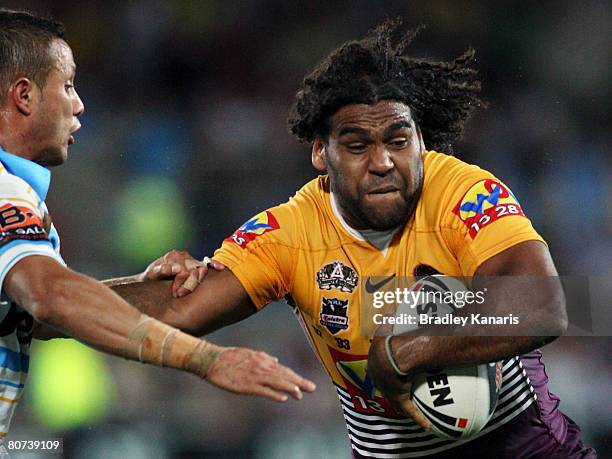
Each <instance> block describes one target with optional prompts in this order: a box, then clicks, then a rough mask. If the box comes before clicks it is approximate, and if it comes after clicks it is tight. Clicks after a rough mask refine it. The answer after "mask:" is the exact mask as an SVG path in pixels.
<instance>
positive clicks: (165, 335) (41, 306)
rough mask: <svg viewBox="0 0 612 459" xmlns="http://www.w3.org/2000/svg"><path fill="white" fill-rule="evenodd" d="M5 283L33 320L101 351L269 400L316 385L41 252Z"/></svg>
mask: <svg viewBox="0 0 612 459" xmlns="http://www.w3.org/2000/svg"><path fill="white" fill-rule="evenodd" d="M3 290H4V291H5V292H6V293H7V294H8V296H9V297H10V298H11V299H12V300H13V301H15V302H16V303H17V304H19V305H20V306H21V307H22V308H24V309H25V310H27V311H28V312H29V313H30V314H31V315H32V316H33V317H34V318H35V319H36V320H37V321H38V322H41V323H43V324H45V325H48V326H50V327H52V328H54V329H57V330H59V331H61V332H62V333H64V334H66V335H69V336H72V337H74V338H76V339H79V340H80V341H83V342H85V343H87V344H89V345H91V346H92V347H94V348H96V349H99V350H102V351H104V352H108V353H111V354H114V355H118V356H121V357H125V358H128V359H132V360H140V361H142V362H145V363H151V364H155V365H159V366H169V367H173V368H176V369H180V370H184V371H188V372H190V373H193V374H196V375H198V376H200V377H202V378H206V379H207V380H208V381H209V382H211V383H212V384H214V385H216V386H218V387H220V388H223V389H226V390H229V391H232V392H236V393H243V394H255V395H260V396H264V397H267V398H271V399H274V400H280V401H282V400H285V399H286V397H287V396H286V394H289V395H291V396H293V397H294V398H301V390H306V391H312V390H314V385H313V384H312V383H311V382H309V381H307V380H305V379H303V378H301V377H300V376H298V375H296V374H295V373H293V372H292V371H291V370H290V369H288V368H286V367H283V366H282V365H280V364H279V363H278V361H277V360H276V359H274V358H273V357H270V356H268V355H267V354H264V353H258V352H255V351H252V350H250V349H244V348H222V347H220V346H216V345H214V344H212V343H209V342H207V341H204V340H199V339H197V338H194V337H193V336H190V335H187V334H185V333H182V332H180V331H179V330H177V329H175V328H172V327H170V326H168V325H166V324H163V323H161V322H159V321H158V320H155V319H152V318H151V317H148V316H146V315H143V314H141V312H140V311H138V310H137V309H135V308H134V307H132V306H130V305H129V304H128V303H127V302H125V301H124V300H123V299H121V298H120V297H119V296H118V295H117V294H115V293H114V292H113V291H111V290H110V289H108V288H106V287H104V286H103V285H101V284H100V283H99V282H97V281H96V280H94V279H91V278H89V277H87V276H84V275H81V274H79V273H76V272H74V271H71V270H70V269H67V268H65V267H64V266H62V265H61V264H59V263H58V262H57V261H55V260H54V259H52V258H49V257H46V256H38V255H33V256H28V257H26V258H23V259H22V260H20V261H19V262H17V263H16V264H15V265H14V266H13V267H12V268H11V269H10V270H9V272H8V273H7V275H6V277H5V279H4V283H3ZM168 290H169V289H168ZM168 295H170V294H169V292H168Z"/></svg>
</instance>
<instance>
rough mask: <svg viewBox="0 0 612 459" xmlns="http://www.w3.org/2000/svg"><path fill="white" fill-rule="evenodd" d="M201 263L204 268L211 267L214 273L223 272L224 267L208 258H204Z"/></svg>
mask: <svg viewBox="0 0 612 459" xmlns="http://www.w3.org/2000/svg"><path fill="white" fill-rule="evenodd" d="M202 263H204V264H205V265H206V266H211V267H212V268H213V269H214V270H215V271H223V270H224V269H225V265H223V264H222V263H220V262H218V261H217V260H213V259H212V258H209V257H204V258H203V259H202Z"/></svg>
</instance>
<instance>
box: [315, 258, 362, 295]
mask: <svg viewBox="0 0 612 459" xmlns="http://www.w3.org/2000/svg"><path fill="white" fill-rule="evenodd" d="M358 280H359V277H358V276H357V273H356V272H355V270H354V269H353V268H350V267H349V266H346V265H345V264H344V263H342V262H341V261H334V262H333V263H329V264H327V265H325V266H323V267H322V268H321V269H319V271H318V272H317V284H318V285H319V288H320V289H321V290H332V289H338V290H340V291H341V292H347V293H352V291H353V290H355V287H356V286H357V281H358Z"/></svg>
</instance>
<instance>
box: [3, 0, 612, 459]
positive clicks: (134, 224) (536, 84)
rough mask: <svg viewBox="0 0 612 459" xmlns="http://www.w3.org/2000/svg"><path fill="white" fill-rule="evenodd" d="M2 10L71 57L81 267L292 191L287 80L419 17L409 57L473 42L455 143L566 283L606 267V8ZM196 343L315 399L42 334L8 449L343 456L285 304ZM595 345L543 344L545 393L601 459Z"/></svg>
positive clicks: (360, 2)
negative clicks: (484, 104) (508, 200)
mask: <svg viewBox="0 0 612 459" xmlns="http://www.w3.org/2000/svg"><path fill="white" fill-rule="evenodd" d="M0 4H1V5H2V6H8V7H16V8H26V9H29V10H31V11H33V12H36V13H48V14H51V15H52V16H53V17H54V18H55V19H57V20H60V21H62V22H64V23H65V25H66V28H67V39H68V42H69V44H70V45H71V46H72V48H73V50H74V54H75V59H76V62H77V65H78V72H77V79H76V82H77V89H78V91H79V93H80V95H81V97H82V99H83V100H84V102H85V106H86V110H85V114H84V116H83V117H82V122H83V128H82V129H81V131H80V132H79V133H78V134H77V143H76V144H75V145H74V146H73V147H71V149H70V160H69V162H68V164H67V165H66V166H64V167H62V168H59V169H57V170H55V171H54V177H53V183H52V189H51V192H50V193H49V198H48V201H47V202H48V205H49V208H50V209H51V212H52V215H53V218H54V222H55V224H56V226H57V227H58V229H59V231H60V233H61V235H62V247H63V250H62V252H63V256H64V258H65V259H66V261H67V262H68V264H69V265H70V266H72V267H73V268H75V269H77V270H79V271H82V272H85V273H88V274H90V275H93V276H95V277H97V278H100V279H102V278H106V277H115V276H119V275H127V274H132V273H134V272H138V271H142V270H143V269H144V267H145V266H146V265H147V264H148V262H149V261H151V260H153V259H154V258H156V257H157V256H159V255H160V254H162V253H164V252H165V251H167V250H169V249H171V248H182V249H187V250H189V251H191V252H192V253H193V254H194V255H195V256H197V257H202V256H204V255H207V254H211V253H212V252H213V251H214V249H215V248H216V247H217V246H218V245H219V244H220V242H221V241H222V239H223V238H224V237H226V236H228V235H229V234H231V233H232V232H233V231H234V229H235V228H237V227H238V226H239V225H240V224H241V223H242V222H244V221H245V220H246V219H247V218H249V217H250V216H252V215H254V214H256V213H258V212H260V211H261V210H263V209H265V208H267V207H269V206H272V205H275V204H277V203H279V202H284V201H285V200H287V199H288V198H289V197H290V196H292V195H293V194H294V192H295V191H296V190H297V189H298V188H299V187H301V186H302V184H303V183H305V182H306V181H308V180H309V179H310V178H312V177H314V175H315V172H314V169H313V168H312V166H311V165H310V154H309V147H308V146H306V145H301V144H299V143H297V142H296V141H295V140H294V139H293V138H292V137H291V135H290V134H288V132H287V128H286V123H285V119H286V115H287V111H288V109H289V107H290V105H291V103H292V101H293V95H294V93H295V91H296V89H297V88H298V85H299V84H300V81H301V79H302V78H303V77H304V75H305V74H306V73H307V72H309V71H310V69H311V68H312V67H313V66H314V65H316V63H317V62H318V61H319V60H320V59H321V58H323V57H324V56H325V55H327V53H329V51H331V50H332V49H333V48H335V47H337V46H338V45H340V44H341V43H342V42H344V41H346V40H349V39H355V38H359V37H361V36H363V35H364V34H365V33H366V32H367V30H368V29H370V28H372V27H374V26H376V25H377V24H378V23H380V22H381V21H383V20H384V19H385V18H387V17H395V16H397V15H401V16H403V17H404V18H405V22H406V23H407V24H408V25H417V24H420V23H424V24H426V26H427V28H426V30H424V31H423V32H422V33H421V35H420V36H419V37H418V38H417V40H416V41H415V43H414V44H413V48H412V51H413V53H414V55H417V56H433V57H436V58H442V59H448V58H452V57H455V56H457V55H458V54H460V53H461V52H462V51H463V50H464V49H465V48H466V47H468V46H473V47H475V48H476V50H477V67H478V68H479V69H480V72H481V75H482V79H483V94H484V97H485V98H486V99H487V100H488V101H489V102H490V108H489V109H487V110H485V111H481V112H479V113H478V114H477V115H476V116H475V117H474V119H473V120H472V122H471V124H470V125H469V129H468V131H467V132H466V135H465V139H464V141H463V142H462V143H461V144H458V145H456V147H455V150H456V155H457V156H458V157H459V158H461V159H464V160H466V161H468V162H475V163H478V164H479V165H480V166H482V167H484V168H487V169H489V170H491V171H492V172H494V173H495V174H496V175H497V176H498V177H500V178H502V179H503V180H504V181H505V182H506V183H508V184H509V185H510V187H511V188H512V190H513V191H514V193H515V194H516V195H517V196H518V197H519V199H520V201H521V204H522V206H523V208H524V210H525V211H526V213H527V214H528V215H529V216H530V217H531V219H532V220H533V222H534V224H535V227H536V228H537V229H538V231H539V232H540V233H541V234H542V235H543V236H544V238H545V239H546V240H547V241H548V242H549V244H550V248H551V251H552V253H553V256H554V258H555V260H556V262H557V266H558V268H559V271H560V272H561V273H562V274H568V275H570V274H578V275H602V274H610V273H611V271H612V263H611V261H612V159H611V145H612V139H611V136H610V117H611V115H612V113H611V109H610V107H611V106H612V92H611V90H610V88H611V84H610V83H611V81H612V36H611V30H612V6H611V4H610V2H609V1H607V0H584V1H580V2H576V1H567V0H556V1H542V2H519V1H505V0H500V1H495V2H486V1H462V2H455V1H451V0H448V1H436V0H434V1H432V0H428V1H421V0H418V1H417V0H414V1H410V2H408V1H390V0H381V1H377V2H367V1H365V0H353V1H348V0H347V1H329V0H328V1H323V0H316V1H309V2H291V1H285V0H257V1H255V0H254V1H232V0H229V1H227V0H226V1H219V0H203V1H179V0H173V1H156V0H153V1H142V0H141V1H138V0H132V1H101V0H99V1H88V2H81V1H67V0H48V1H45V0H39V1H34V0H19V1H2V2H0ZM607 287H610V286H607ZM213 339H214V340H215V341H217V342H220V343H223V344H228V345H230V344H231V345H246V346H251V347H257V348H260V349H263V350H266V351H268V352H270V353H272V354H274V355H277V356H279V357H280V359H281V361H282V362H283V363H285V364H287V365H290V366H292V367H294V368H296V369H297V370H298V371H300V372H301V373H302V374H304V375H306V376H308V377H310V378H312V379H314V380H315V381H316V382H317V383H318V386H319V389H318V391H317V393H316V395H312V396H307V397H306V400H305V401H302V402H300V403H297V402H289V403H287V404H284V405H277V404H274V403H273V402H264V401H257V400H252V399H247V398H238V397H235V396H230V395H226V394H225V393H221V392H220V391H218V390H215V389H212V388H210V387H208V385H207V384H206V383H204V382H200V381H198V380H197V379H195V378H193V377H190V376H189V375H182V374H179V373H178V372H172V371H168V370H160V369H155V368H149V367H145V366H143V365H137V364H134V363H128V362H126V361H122V360H120V359H117V358H110V357H108V358H107V357H105V356H102V355H100V354H98V353H95V352H93V351H91V350H89V349H87V348H85V347H83V346H80V345H78V344H76V343H74V342H71V341H62V340H57V342H51V343H42V344H35V346H34V349H33V352H32V355H33V358H32V370H31V376H30V385H29V387H28V388H27V390H26V400H25V402H24V403H22V404H21V406H20V408H19V409H18V413H17V415H16V417H15V419H14V420H13V427H12V430H11V435H10V436H9V439H22V438H30V439H31V438H39V439H48V438H59V437H61V438H64V442H65V455H66V457H74V458H81V457H83V458H98V457H99V458H108V457H126V458H160V459H161V458H192V457H202V458H205V457H206V458H208V457H210V458H348V457H349V448H348V438H347V435H346V431H345V427H344V422H343V419H342V416H341V414H340V408H339V404H338V400H337V397H336V395H335V391H334V389H333V388H332V385H331V383H329V382H328V380H327V377H326V376H325V375H324V373H323V371H322V369H321V368H320V365H319V363H318V361H317V360H316V358H315V357H314V356H313V355H312V353H311V351H310V349H309V347H308V346H307V344H306V340H305V339H304V337H303V333H302V331H301V330H300V328H299V326H298V325H297V321H296V320H295V319H294V318H293V317H292V315H291V313H290V311H289V309H288V307H286V306H283V305H281V304H272V305H270V306H269V307H268V308H266V310H264V312H262V313H261V314H258V316H257V317H255V318H252V319H249V320H248V321H246V322H245V323H242V324H238V325H236V326H233V327H231V328H229V329H226V330H224V331H222V332H220V333H216V334H215V335H214V336H213ZM611 351H612V341H611V339H610V338H589V339H585V338H562V339H559V340H558V341H556V342H555V343H553V344H551V345H549V346H547V347H546V348H545V349H544V356H545V360H546V362H547V364H548V367H547V370H548V374H549V376H550V378H551V381H550V389H551V391H552V392H555V393H557V394H558V395H560V397H561V400H562V402H561V408H562V409H563V411H564V412H565V413H566V414H568V415H569V416H570V417H572V418H573V419H574V420H576V421H577V422H578V424H580V425H581V426H582V428H583V431H584V440H585V442H587V443H588V444H590V445H592V446H595V447H597V448H598V449H599V452H600V457H612V452H610V451H611V450H612V439H611V432H612V416H611V414H612V403H611V402H610V380H611V376H612V363H611V359H610V353H611ZM20 457H26V456H25V455H24V456H20ZM30 457H36V456H33V455H32V456H30Z"/></svg>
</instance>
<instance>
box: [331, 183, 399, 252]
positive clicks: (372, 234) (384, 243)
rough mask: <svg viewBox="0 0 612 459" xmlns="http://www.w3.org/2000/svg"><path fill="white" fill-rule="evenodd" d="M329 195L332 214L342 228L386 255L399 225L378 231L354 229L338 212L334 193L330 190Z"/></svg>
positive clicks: (338, 208)
mask: <svg viewBox="0 0 612 459" xmlns="http://www.w3.org/2000/svg"><path fill="white" fill-rule="evenodd" d="M329 196H330V201H331V207H332V210H333V211H334V215H336V218H337V219H338V221H339V222H340V224H341V225H342V226H343V227H344V229H346V231H347V232H348V233H349V234H350V235H351V236H353V237H354V238H355V239H357V240H359V241H367V242H369V243H370V244H372V245H373V246H374V247H376V248H377V249H378V250H380V251H381V252H383V255H385V256H386V255H387V249H388V248H389V245H390V244H391V241H392V240H393V236H395V234H396V233H397V232H398V231H399V230H400V229H401V226H400V227H397V228H392V229H390V230H386V231H378V230H373V229H366V230H356V229H355V228H353V227H352V226H350V225H349V224H348V223H347V222H346V220H345V219H344V217H343V216H342V213H340V207H339V206H338V202H337V201H336V197H335V195H334V193H332V192H331V191H330V192H329Z"/></svg>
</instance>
